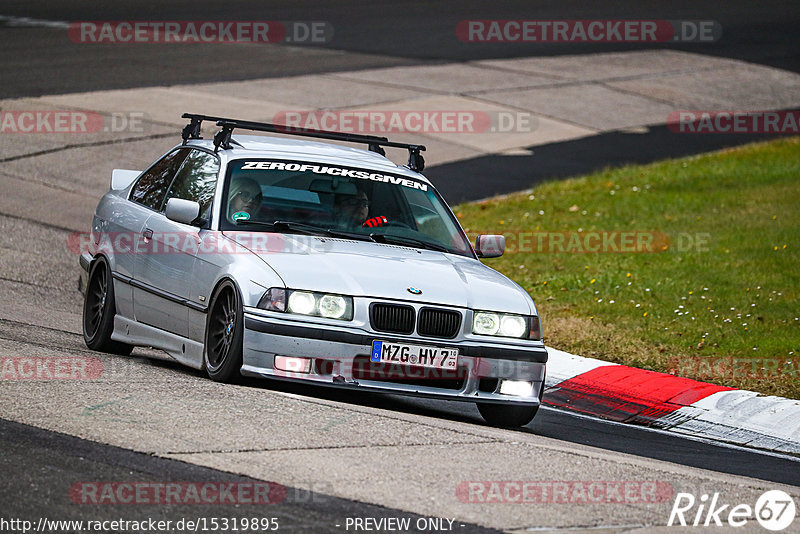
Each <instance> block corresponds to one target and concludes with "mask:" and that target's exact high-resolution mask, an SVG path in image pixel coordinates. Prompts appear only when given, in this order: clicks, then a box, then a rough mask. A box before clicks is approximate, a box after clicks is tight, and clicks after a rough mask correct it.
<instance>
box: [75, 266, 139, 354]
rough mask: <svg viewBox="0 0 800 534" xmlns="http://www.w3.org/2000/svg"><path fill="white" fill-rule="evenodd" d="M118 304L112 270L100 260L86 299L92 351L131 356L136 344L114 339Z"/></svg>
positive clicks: (85, 337)
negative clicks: (112, 335)
mask: <svg viewBox="0 0 800 534" xmlns="http://www.w3.org/2000/svg"><path fill="white" fill-rule="evenodd" d="M115 302H116V301H115V300H114V281H113V280H112V278H111V268H110V267H109V266H108V262H106V260H105V259H98V260H96V261H95V262H94V263H93V264H92V267H91V270H90V271H89V282H88V283H87V284H86V295H85V297H84V299H83V321H82V322H83V341H84V342H85V343H86V346H87V347H89V348H90V349H92V350H96V351H99V352H110V353H113V354H121V355H123V356H127V355H128V354H130V353H131V351H132V350H133V345H128V344H127V343H122V342H120V341H113V340H112V339H111V334H112V333H113V332H114V316H115V315H116V313H117V309H116V304H115Z"/></svg>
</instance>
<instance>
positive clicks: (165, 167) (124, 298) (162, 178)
mask: <svg viewBox="0 0 800 534" xmlns="http://www.w3.org/2000/svg"><path fill="white" fill-rule="evenodd" d="M188 154H189V149H188V148H180V149H175V150H172V151H170V152H169V153H167V154H166V155H165V156H163V157H162V158H161V159H159V160H158V161H156V162H155V163H154V164H152V165H151V166H150V167H149V168H148V169H147V170H146V171H145V172H143V173H142V174H141V176H139V178H137V179H136V182H135V183H134V184H133V185H132V186H131V190H130V192H129V193H128V200H129V202H127V203H126V205H125V209H120V210H118V211H117V212H115V214H114V217H113V221H114V224H113V226H111V227H109V231H110V232H112V233H113V235H114V236H115V237H116V241H115V242H116V243H118V246H117V247H115V251H114V279H115V283H114V291H115V294H116V301H117V302H116V304H117V313H118V314H120V315H122V316H124V317H129V318H135V310H134V304H133V286H132V285H131V284H132V283H133V281H134V280H135V275H134V270H135V264H136V256H137V250H138V247H139V246H141V244H142V243H141V234H142V229H143V228H144V225H145V222H147V219H149V218H150V216H152V215H153V213H155V211H156V210H158V209H159V207H160V206H161V203H162V202H163V201H164V195H165V194H166V192H167V189H168V188H169V185H170V184H171V183H172V180H173V178H175V174H176V173H177V172H178V169H180V167H181V164H182V163H183V160H185V159H186V156H187V155H188Z"/></svg>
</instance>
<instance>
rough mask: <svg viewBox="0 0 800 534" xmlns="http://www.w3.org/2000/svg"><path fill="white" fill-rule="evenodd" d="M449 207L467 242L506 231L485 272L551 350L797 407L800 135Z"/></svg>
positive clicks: (799, 389) (799, 383)
mask: <svg viewBox="0 0 800 534" xmlns="http://www.w3.org/2000/svg"><path fill="white" fill-rule="evenodd" d="M455 211H456V214H457V215H458V217H459V219H460V221H461V223H462V224H463V225H464V227H465V229H467V232H468V234H470V237H472V238H473V239H474V235H476V234H478V233H503V234H505V235H506V239H507V243H508V251H507V252H506V254H505V255H504V256H503V257H501V258H498V259H487V260H485V263H486V264H487V265H489V266H491V267H493V268H495V269H497V270H499V271H501V272H502V273H504V274H506V275H507V276H509V277H510V278H512V279H513V280H515V281H517V282H518V283H519V284H520V285H521V286H522V287H523V288H525V289H526V290H527V291H528V292H529V293H530V295H531V296H532V297H533V298H534V300H535V302H536V305H537V307H538V310H539V314H540V316H541V317H542V322H543V325H544V334H545V341H546V342H547V344H548V345H549V346H553V347H556V348H559V349H562V350H566V351H568V352H573V353H577V354H581V355H583V356H590V357H594V358H599V359H603V360H608V361H613V362H617V363H622V364H626V365H632V366H636V367H642V368H645V369H651V370H655V371H661V372H671V373H673V374H678V375H681V376H686V377H689V378H696V379H698V380H703V381H708V382H714V383H718V384H722V385H727V386H733V387H739V388H746V389H752V390H755V391H759V392H762V393H766V394H777V395H782V396H787V397H791V398H800V319H799V318H800V306H799V305H798V302H799V301H800V239H799V237H798V236H800V138H798V137H793V138H785V139H780V140H777V141H772V142H766V143H758V144H752V145H746V146H742V147H738V148H735V149H729V150H724V151H721V152H715V153H710V154H704V155H700V156H695V157H688V158H682V159H677V160H668V161H662V162H657V163H653V164H649V165H644V166H627V167H622V168H617V169H607V170H604V171H601V172H597V173H594V174H591V175H588V176H583V177H577V178H571V179H567V180H559V181H553V182H548V183H545V184H542V185H540V186H537V187H536V188H534V189H532V190H529V191H525V192H522V193H518V194H512V195H508V196H504V197H498V198H495V199H490V200H487V201H482V202H477V203H471V204H462V205H460V206H457V207H456V209H455ZM598 232H603V233H606V236H612V235H614V234H613V232H636V233H637V234H635V235H638V236H639V237H638V238H639V239H644V241H641V246H640V247H638V249H639V250H652V252H641V251H640V252H631V251H627V252H610V251H607V250H608V249H609V248H611V244H610V243H609V242H606V243H605V245H603V244H602V241H598V240H596V238H595V237H593V236H602V234H598ZM562 235H563V236H564V238H563V242H561V244H559V241H557V240H558V239H559V237H554V236H562ZM540 236H542V241H541V242H540V241H539V239H540ZM570 239H572V241H570ZM634 239H636V237H634ZM598 243H599V244H600V248H601V252H587V249H588V248H590V247H593V246H596V245H597V244H598ZM616 243H617V244H619V243H620V240H619V239H617V240H616Z"/></svg>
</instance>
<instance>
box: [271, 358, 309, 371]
mask: <svg viewBox="0 0 800 534" xmlns="http://www.w3.org/2000/svg"><path fill="white" fill-rule="evenodd" d="M273 367H275V369H278V370H279V371H286V372H289V373H310V372H311V359H310V358H295V357H291V356H275V364H274V365H273Z"/></svg>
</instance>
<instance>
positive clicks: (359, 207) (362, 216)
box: [333, 191, 389, 228]
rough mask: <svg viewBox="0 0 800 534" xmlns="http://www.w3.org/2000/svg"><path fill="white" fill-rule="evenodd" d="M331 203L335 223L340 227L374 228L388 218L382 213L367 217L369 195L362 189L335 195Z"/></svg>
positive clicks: (381, 224)
mask: <svg viewBox="0 0 800 534" xmlns="http://www.w3.org/2000/svg"><path fill="white" fill-rule="evenodd" d="M333 205H334V212H335V215H334V217H335V221H336V224H337V225H339V226H340V227H342V228H355V227H358V226H362V227H367V228H375V227H377V226H385V225H386V224H388V223H389V219H387V218H386V217H385V216H383V215H379V216H377V217H372V218H370V219H367V217H368V215H369V197H367V194H366V193H365V192H364V191H359V192H358V194H357V195H336V196H335V197H334V201H333Z"/></svg>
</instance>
